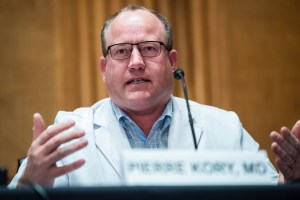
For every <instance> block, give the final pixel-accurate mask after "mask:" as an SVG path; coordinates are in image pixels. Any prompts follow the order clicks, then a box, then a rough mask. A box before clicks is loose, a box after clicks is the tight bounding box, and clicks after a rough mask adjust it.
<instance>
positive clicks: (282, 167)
mask: <svg viewBox="0 0 300 200" xmlns="http://www.w3.org/2000/svg"><path fill="white" fill-rule="evenodd" d="M275 163H276V165H277V167H278V168H279V171H280V172H281V173H282V174H283V175H284V179H292V177H293V175H294V173H293V170H292V169H291V168H290V167H289V166H287V165H286V164H285V162H283V161H282V160H281V159H280V158H276V159H275Z"/></svg>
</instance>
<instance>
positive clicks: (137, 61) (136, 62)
mask: <svg viewBox="0 0 300 200" xmlns="http://www.w3.org/2000/svg"><path fill="white" fill-rule="evenodd" d="M128 68H129V69H130V70H143V69H145V63H144V59H143V57H142V55H141V53H140V52H139V50H138V48H137V47H136V46H133V49H132V52H131V56H130V62H129V65H128Z"/></svg>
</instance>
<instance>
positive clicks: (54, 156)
mask: <svg viewBox="0 0 300 200" xmlns="http://www.w3.org/2000/svg"><path fill="white" fill-rule="evenodd" d="M87 145H88V141H87V140H86V139H82V140H79V141H77V142H75V143H72V144H70V145H67V146H64V147H61V148H57V149H55V151H53V152H52V153H51V154H49V155H48V158H47V159H48V161H49V163H55V162H57V161H58V160H61V159H62V158H64V157H66V156H68V155H70V154H72V153H74V152H76V151H78V150H80V149H82V148H84V147H86V146H87Z"/></svg>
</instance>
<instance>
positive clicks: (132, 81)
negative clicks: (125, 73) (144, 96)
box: [127, 79, 149, 85]
mask: <svg viewBox="0 0 300 200" xmlns="http://www.w3.org/2000/svg"><path fill="white" fill-rule="evenodd" d="M145 82H149V80H145V79H134V80H131V81H128V82H127V84H129V85H131V84H140V83H145Z"/></svg>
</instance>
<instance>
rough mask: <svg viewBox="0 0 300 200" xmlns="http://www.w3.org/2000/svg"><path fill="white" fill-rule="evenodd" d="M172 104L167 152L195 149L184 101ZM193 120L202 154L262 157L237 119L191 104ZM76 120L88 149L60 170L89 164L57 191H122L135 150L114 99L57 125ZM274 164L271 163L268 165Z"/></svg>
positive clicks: (63, 116) (63, 115)
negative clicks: (126, 158)
mask: <svg viewBox="0 0 300 200" xmlns="http://www.w3.org/2000/svg"><path fill="white" fill-rule="evenodd" d="M172 98H173V118H172V123H171V125H170V129H169V137H168V149H193V148H194V143H193V139H192V134H191V129H190V125H189V120H188V114H187V108H186V102H185V100H184V99H181V98H177V97H172ZM190 106H191V112H192V116H193V119H194V128H195V133H196V140H197V142H198V151H201V152H205V151H226V150H228V151H229V150H234V151H257V150H258V148H259V145H258V143H257V142H255V141H254V140H253V138H252V137H251V136H250V135H249V134H248V133H247V131H246V130H245V129H244V128H243V127H242V124H241V122H240V120H239V118H238V116H237V115H236V114H235V113H234V112H228V111H225V110H221V109H218V108H215V107H211V106H205V105H201V104H198V103H196V102H193V101H190ZM70 119H71V120H74V121H75V122H76V125H75V126H74V127H73V128H75V129H82V130H84V131H85V133H86V135H85V137H86V139H87V140H88V141H89V144H88V146H87V147H85V148H84V149H82V150H80V151H78V152H76V153H73V154H71V155H69V156H68V157H66V158H64V159H62V160H61V161H60V162H59V163H58V164H59V165H63V164H68V163H71V162H73V161H75V160H77V159H80V158H84V159H85V161H86V163H85V164H84V166H83V167H81V168H79V169H77V170H75V171H73V172H71V173H69V174H66V175H64V176H61V177H59V178H57V179H56V180H55V186H70V187H74V186H104V185H105V186H108V185H122V169H121V154H122V152H123V151H124V150H125V149H130V148H131V147H130V144H129V142H128V139H127V136H126V134H125V132H124V130H123V128H122V126H121V125H120V124H119V123H118V120H117V118H116V116H115V115H114V113H113V110H112V107H111V100H110V98H107V99H103V100H101V101H99V102H97V103H96V104H94V105H93V106H92V107H88V108H79V109H76V110H75V111H73V112H63V111H60V112H59V113H58V114H57V117H56V119H55V123H60V122H63V121H66V120H70ZM268 162H269V161H268ZM269 164H270V170H269V173H270V180H273V182H274V183H277V180H278V174H277V172H276V170H275V168H274V167H273V166H272V164H271V163H270V162H269ZM25 166H26V161H25V162H24V163H23V164H22V166H21V167H20V170H19V172H18V174H17V175H16V176H15V177H14V179H13V180H12V182H11V184H10V187H12V188H13V187H15V186H16V183H17V180H18V178H19V177H20V175H21V173H22V171H23V170H24V168H25Z"/></svg>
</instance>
